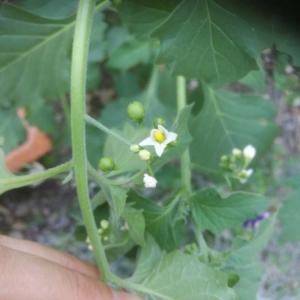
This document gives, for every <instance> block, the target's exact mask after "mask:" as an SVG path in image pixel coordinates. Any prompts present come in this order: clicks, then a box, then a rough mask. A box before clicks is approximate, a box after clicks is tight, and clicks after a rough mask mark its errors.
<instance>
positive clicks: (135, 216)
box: [122, 206, 145, 247]
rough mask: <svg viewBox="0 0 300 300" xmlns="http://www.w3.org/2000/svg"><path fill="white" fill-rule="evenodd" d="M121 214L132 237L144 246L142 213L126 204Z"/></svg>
mask: <svg viewBox="0 0 300 300" xmlns="http://www.w3.org/2000/svg"><path fill="white" fill-rule="evenodd" d="M122 216H123V218H124V219H125V221H126V222H127V224H128V227H129V232H130V236H131V237H132V239H133V240H134V241H135V242H136V243H137V244H139V245H140V246H142V247H143V246H145V239H144V232H145V219H144V216H143V213H142V212H141V211H139V210H137V209H135V208H133V207H130V206H127V207H125V209H124V211H123V213H122Z"/></svg>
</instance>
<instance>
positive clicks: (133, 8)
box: [119, 0, 180, 39]
mask: <svg viewBox="0 0 300 300" xmlns="http://www.w3.org/2000/svg"><path fill="white" fill-rule="evenodd" d="M179 2H180V0H171V1H170V0H167V1H166V0H164V1H161V0H152V1H147V0H146V1H145V0H129V1H124V2H123V4H122V5H121V6H120V7H119V12H120V16H121V19H122V21H123V22H124V23H125V24H126V25H127V26H128V27H129V29H130V30H131V31H133V32H134V33H135V35H136V37H137V38H140V39H146V38H149V35H150V33H151V32H152V31H153V30H154V29H155V28H156V27H157V26H158V25H160V24H161V23H162V22H163V21H165V20H166V18H167V17H168V16H169V14H170V11H172V10H173V9H174V8H175V7H176V5H177V4H178V3H179Z"/></svg>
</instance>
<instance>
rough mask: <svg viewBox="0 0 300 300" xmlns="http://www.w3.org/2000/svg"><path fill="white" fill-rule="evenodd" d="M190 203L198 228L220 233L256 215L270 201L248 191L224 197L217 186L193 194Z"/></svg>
mask: <svg viewBox="0 0 300 300" xmlns="http://www.w3.org/2000/svg"><path fill="white" fill-rule="evenodd" d="M189 203H190V206H191V211H192V216H193V219H194V221H195V223H196V225H197V227H198V229H199V230H200V231H204V230H206V229H208V230H210V231H212V232H213V233H214V234H219V233H221V232H222V231H223V230H224V229H226V228H234V227H236V226H240V225H242V224H243V222H244V221H246V220H247V219H250V218H254V217H256V216H257V215H258V214H259V213H260V212H262V211H263V210H265V209H266V208H267V206H268V203H269V202H268V200H267V199H266V198H264V197H262V196H260V195H256V194H251V193H246V192H234V193H232V194H231V195H230V196H228V197H226V198H222V197H221V196H220V195H219V193H218V192H217V190H216V189H215V188H208V189H205V190H201V191H199V192H197V193H195V194H194V195H192V197H191V198H190V200H189Z"/></svg>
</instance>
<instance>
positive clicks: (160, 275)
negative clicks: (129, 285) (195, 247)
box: [132, 239, 237, 300]
mask: <svg viewBox="0 0 300 300" xmlns="http://www.w3.org/2000/svg"><path fill="white" fill-rule="evenodd" d="M147 242H148V243H147V246H146V247H145V248H144V249H143V250H142V253H141V256H140V260H139V264H138V267H137V271H136V273H135V274H134V275H133V278H132V280H133V281H137V282H139V283H140V282H142V283H143V286H144V288H143V289H142V291H143V290H144V291H145V293H143V294H142V295H145V294H147V295H148V297H147V298H146V299H152V300H156V299H157V300H158V299H176V300H177V299H178V300H180V299H191V300H192V299H195V300H196V299H207V300H213V299H224V300H227V299H228V300H229V299H230V300H237V297H236V295H235V293H234V291H233V290H232V289H231V288H228V287H227V276H226V275H225V274H224V273H222V272H220V271H218V270H215V269H213V268H211V267H209V266H208V265H206V264H203V263H201V262H200V261H199V260H198V259H197V258H196V257H195V256H192V255H186V254H182V253H180V252H178V251H174V252H172V253H169V254H161V253H160V251H159V249H158V248H157V246H156V245H153V243H154V241H153V240H152V239H148V241H147ZM153 264H155V265H154V266H153ZM151 266H152V267H151ZM208 283H209V284H208Z"/></svg>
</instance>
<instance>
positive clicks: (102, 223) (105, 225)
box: [100, 220, 109, 229]
mask: <svg viewBox="0 0 300 300" xmlns="http://www.w3.org/2000/svg"><path fill="white" fill-rule="evenodd" d="M100 226H101V227H102V228H103V229H107V228H108V227H109V222H108V221H107V220H102V221H101V222H100Z"/></svg>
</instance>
